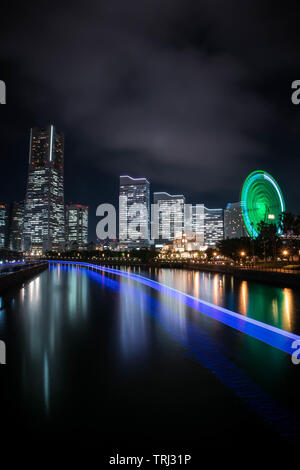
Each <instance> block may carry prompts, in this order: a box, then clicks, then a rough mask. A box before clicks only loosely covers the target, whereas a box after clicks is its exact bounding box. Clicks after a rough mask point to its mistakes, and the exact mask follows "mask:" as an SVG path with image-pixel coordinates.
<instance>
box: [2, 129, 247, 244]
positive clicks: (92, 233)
mask: <svg viewBox="0 0 300 470" xmlns="http://www.w3.org/2000/svg"><path fill="white" fill-rule="evenodd" d="M40 130H41V132H42V134H44V135H42V140H41V142H42V143H38V145H39V146H40V147H38V148H37V150H38V152H37V153H38V154H39V155H38V158H40V154H41V155H42V154H43V153H45V154H47V158H48V157H49V158H50V153H51V152H52V151H53V149H54V148H55V145H54V141H55V139H56V140H57V139H58V137H57V136H59V135H60V136H61V138H62V139H63V141H62V143H61V148H62V156H63V155H64V149H63V147H64V135H63V134H62V133H60V134H59V133H58V134H57V136H56V130H55V126H54V124H49V125H48V126H46V127H44V128H42V127H34V128H32V130H31V132H30V144H29V162H30V161H31V159H32V152H34V148H33V147H32V139H36V138H37V137H36V136H35V137H33V135H32V132H39V131H40ZM52 134H53V135H52ZM43 138H45V139H46V140H45V142H46V144H45V143H43ZM49 139H50V140H51V139H54V140H53V142H52V146H51V145H50V144H49V142H50V140H49ZM48 140H49V142H48ZM57 141H58V142H59V139H58V140H57ZM34 142H35V140H34ZM38 142H40V140H38ZM34 145H36V143H34ZM44 145H46V147H45V148H44V149H43V146H44ZM49 152H50V153H49ZM63 160H64V157H63ZM63 166H64V162H63V164H62V165H61V170H62V176H61V178H62V181H61V183H59V184H60V186H64V179H65V176H64V168H63ZM31 167H32V165H31V166H30V165H29V174H30V168H31ZM38 177H39V178H40V175H39V176H38ZM57 177H58V175H57ZM31 178H32V177H31ZM119 178H129V179H130V180H132V181H139V180H145V181H147V183H148V185H149V187H150V183H149V181H148V179H149V178H148V179H147V178H146V177H144V176H140V177H133V176H119ZM52 179H53V178H52ZM68 179H70V175H67V178H66V180H67V181H68ZM29 181H30V179H29ZM57 183H58V181H57ZM164 186H165V187H168V181H166V183H165V185H164ZM154 188H155V186H154ZM154 188H153V189H152V181H151V193H150V190H149V196H148V199H149V200H148V203H147V204H151V203H152V200H153V202H154V203H155V201H156V202H157V203H158V205H159V204H160V203H161V201H160V196H161V197H162V199H170V200H172V199H173V198H175V200H178V201H179V199H180V198H181V199H182V201H183V204H184V201H185V202H187V203H188V204H191V205H192V207H193V209H192V210H193V211H194V212H193V215H191V217H192V220H193V222H192V228H193V231H194V232H197V233H198V232H199V233H200V232H201V233H202V235H203V240H204V239H205V243H204V244H206V245H208V246H209V245H214V244H215V241H216V240H219V239H220V232H219V234H218V235H217V236H216V238H214V236H213V235H210V234H209V235H207V234H206V232H207V233H208V231H207V230H206V228H205V224H207V222H205V223H204V225H203V227H202V226H201V227H200V226H199V227H196V225H195V222H194V220H195V218H196V215H195V214H196V212H195V211H196V206H200V205H202V206H203V211H204V214H207V215H206V216H205V215H204V214H203V220H206V221H207V220H208V219H207V218H208V217H210V215H209V214H212V219H213V218H214V213H215V214H216V213H217V212H218V211H219V215H218V217H221V218H222V227H220V229H219V230H223V232H224V230H225V233H224V236H225V238H232V235H230V236H227V235H226V226H225V225H226V221H225V219H224V217H225V216H226V213H228V210H229V208H230V207H232V209H234V207H235V205H237V204H239V203H240V201H239V200H238V199H237V200H235V201H228V202H226V201H224V200H223V203H222V207H220V208H219V209H215V208H208V207H207V206H208V204H207V203H206V202H204V203H203V202H199V201H197V202H196V203H195V202H191V200H190V199H188V198H187V197H186V195H185V194H180V195H179V194H175V195H174V194H173V195H172V194H170V193H168V192H167V191H166V190H165V191H161V189H162V188H161V187H160V188H159V189H160V191H156V190H155V189H154ZM27 193H28V188H27ZM239 196H241V189H240V192H239ZM114 199H116V195H114V196H113V197H112V200H110V201H106V202H109V203H112V202H113V200H114ZM25 200H26V197H25ZM75 200H76V201H77V202H76V203H74V204H75V205H76V204H79V205H82V201H80V202H79V199H78V198H75ZM0 201H1V203H4V204H17V203H21V202H20V201H17V199H16V198H13V200H10V201H8V198H2V200H0ZM61 201H64V190H62V196H61ZM84 202H85V204H86V205H87V204H88V205H89V206H90V205H92V206H93V203H91V202H89V201H88V202H87V201H86V200H85V201H84ZM103 202H104V201H101V202H100V204H101V203H103ZM72 204H73V203H72V202H68V203H66V204H65V203H64V202H63V203H62V206H63V207H65V209H64V211H65V217H66V211H67V206H68V205H72ZM94 204H95V206H96V207H98V205H99V202H98V203H94ZM166 204H167V205H168V203H167V201H166V202H165V203H164V205H166ZM83 206H84V204H83ZM116 207H117V211H118V210H119V201H118V203H117V205H116ZM95 212H96V210H95ZM95 212H92V214H91V211H90V214H89V217H90V218H91V219H92V221H93V222H92V223H89V224H88V227H89V229H88V235H87V239H88V242H96V241H97V237H96V224H97V222H98V218H96V216H95ZM149 213H150V212H149ZM27 219H28V216H27ZM30 219H32V217H29V220H30ZM32 220H33V219H32ZM199 220H200V219H199ZM31 223H32V222H31ZM148 223H149V230H150V219H149V222H148ZM25 224H26V204H25ZM25 224H24V226H25ZM223 225H224V227H223ZM159 226H160V231H162V223H161V221H160V224H159ZM63 231H64V233H65V235H64V240H65V242H66V243H67V242H68V235H67V229H63ZM25 232H26V228H25ZM25 232H24V233H25ZM217 232H218V229H217ZM238 233H247V232H246V231H244V230H243V229H242V230H239V231H238ZM25 237H26V235H25ZM210 237H212V242H210V241H209V240H208V239H209V238H210ZM118 238H119V233H118ZM160 238H161V237H160ZM173 238H174V234H173ZM23 242H24V237H23ZM157 242H158V243H159V240H157ZM9 243H10V242H9ZM62 244H63V241H62V238H61V240H60V245H61V246H62ZM6 245H7V246H8V242H6ZM48 245H49V241H48ZM80 245H81V243H80ZM23 246H26V243H25V244H24V243H23ZM49 246H50V245H49ZM54 246H55V244H54ZM58 246H59V243H58V244H56V248H58Z"/></svg>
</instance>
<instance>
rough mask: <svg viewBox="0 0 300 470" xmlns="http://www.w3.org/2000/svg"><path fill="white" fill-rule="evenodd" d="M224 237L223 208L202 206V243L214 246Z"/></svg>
mask: <svg viewBox="0 0 300 470" xmlns="http://www.w3.org/2000/svg"><path fill="white" fill-rule="evenodd" d="M223 238H224V216H223V209H207V207H204V243H205V245H206V246H215V245H216V244H217V242H218V241H220V240H223Z"/></svg>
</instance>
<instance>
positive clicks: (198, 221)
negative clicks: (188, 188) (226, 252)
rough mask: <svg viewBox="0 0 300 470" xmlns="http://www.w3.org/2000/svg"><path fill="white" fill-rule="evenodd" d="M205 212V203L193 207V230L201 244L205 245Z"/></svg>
mask: <svg viewBox="0 0 300 470" xmlns="http://www.w3.org/2000/svg"><path fill="white" fill-rule="evenodd" d="M204 221H205V213H204V204H196V205H194V206H193V207H192V232H193V234H194V236H195V238H196V241H197V242H198V243H199V245H200V246H204V245H205V236H204V235H205V233H204V232H205V228H204V225H205V223H204Z"/></svg>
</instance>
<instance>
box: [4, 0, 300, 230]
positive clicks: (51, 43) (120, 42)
mask: <svg viewBox="0 0 300 470" xmlns="http://www.w3.org/2000/svg"><path fill="white" fill-rule="evenodd" d="M2 3H3V2H2ZM2 3H1V7H0V9H1V10H0V11H1V13H0V14H1V29H0V79H1V80H4V81H5V82H6V86H7V105H5V106H1V107H0V154H1V185H0V200H3V201H7V202H9V201H12V200H19V199H20V200H22V199H24V197H25V189H26V176H27V164H28V152H29V130H30V127H31V126H34V125H38V126H43V125H47V124H48V123H50V122H51V123H53V124H55V126H56V127H57V129H58V130H61V131H62V132H64V134H65V200H66V202H71V201H72V202H74V203H75V202H77V203H84V204H88V205H89V206H90V235H89V236H90V239H94V238H95V224H96V217H95V211H96V207H97V205H98V204H100V203H102V202H112V203H114V204H116V203H117V198H118V184H119V175H120V174H129V175H131V176H134V177H142V176H146V177H147V178H148V179H149V180H150V182H151V190H152V191H169V192H175V193H179V192H180V193H181V192H182V193H184V194H185V195H186V197H187V202H190V203H203V202H204V203H205V204H206V206H207V207H225V205H226V204H227V202H235V201H237V200H239V193H240V189H241V185H242V182H243V180H244V179H245V177H246V176H247V175H248V173H250V172H251V171H253V170H257V169H263V170H266V171H269V172H270V173H271V174H272V175H273V176H274V177H275V178H276V179H277V180H278V182H279V184H280V186H281V188H282V190H283V193H284V195H285V198H286V202H287V209H288V210H290V211H293V212H295V213H300V207H299V203H298V201H299V198H298V194H299V171H300V159H299V153H300V131H299V130H300V105H299V106H295V105H293V104H292V102H291V83H292V81H294V80H296V79H300V54H299V51H300V26H299V22H300V20H299V18H300V17H299V14H298V11H297V2H282V1H281V2H277V1H274V0H273V1H263V0H258V1H255V0H242V1H241V0H237V1H233V0H226V1H220V0H219V1H216V0H206V1H201V0H197V1H194V0H182V1H176V0H129V1H125V0H106V1H101V0H97V1H95V0H94V1H85V2H79V1H76V0H75V1H70V2H66V1H61V2H56V3H54V2H53V1H51V2H50V1H44V2H42V1H39V2H34V1H33V2H30V3H29V2H23V4H21V5H20V6H18V7H17V6H16V5H13V4H11V7H10V11H6V10H5V8H8V7H5V6H3V5H2ZM283 4H284V5H285V9H283V8H282V5H283ZM298 9H299V7H298Z"/></svg>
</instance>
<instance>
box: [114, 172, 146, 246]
mask: <svg viewBox="0 0 300 470" xmlns="http://www.w3.org/2000/svg"><path fill="white" fill-rule="evenodd" d="M119 240H120V242H121V244H122V245H125V246H128V248H138V247H142V246H148V245H149V242H150V183H149V181H148V180H147V179H146V178H132V177H131V176H120V198H119Z"/></svg>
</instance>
